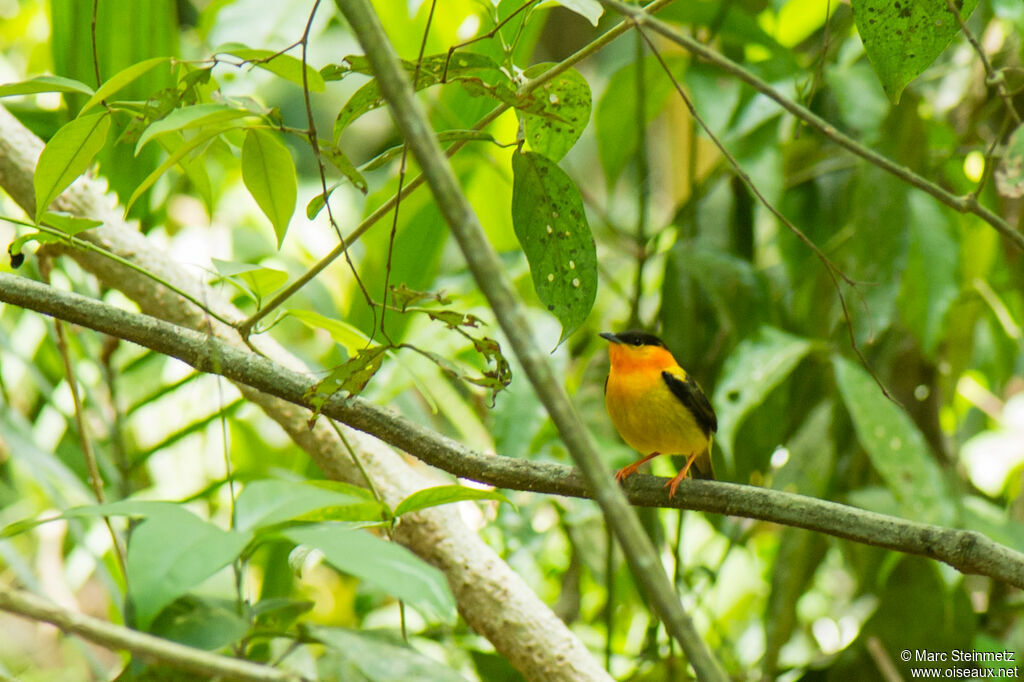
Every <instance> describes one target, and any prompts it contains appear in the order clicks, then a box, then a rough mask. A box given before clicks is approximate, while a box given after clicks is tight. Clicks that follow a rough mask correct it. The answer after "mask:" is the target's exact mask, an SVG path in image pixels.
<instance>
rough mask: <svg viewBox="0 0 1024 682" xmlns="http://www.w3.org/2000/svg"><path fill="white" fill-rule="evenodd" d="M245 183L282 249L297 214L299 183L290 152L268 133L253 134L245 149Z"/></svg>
mask: <svg viewBox="0 0 1024 682" xmlns="http://www.w3.org/2000/svg"><path fill="white" fill-rule="evenodd" d="M242 181H243V182H244V183H245V187H246V189H248V190H249V193H250V194H251V195H252V197H253V199H255V200H256V203H257V204H258V205H259V207H260V210H261V211H263V214H264V215H265V216H267V218H268V219H269V220H270V223H271V225H273V226H274V232H275V233H276V234H277V247H278V248H281V244H282V243H283V242H284V235H285V233H286V232H287V231H288V223H289V222H291V219H292V214H293V213H294V212H295V197H296V194H297V181H296V177H295V163H294V162H293V161H292V155H291V154H290V153H289V152H288V148H287V147H285V146H284V144H283V143H282V142H280V141H279V140H278V139H277V138H276V137H275V136H274V135H273V134H271V133H269V132H267V131H265V130H250V131H249V132H247V133H246V135H245V143H244V144H243V145H242Z"/></svg>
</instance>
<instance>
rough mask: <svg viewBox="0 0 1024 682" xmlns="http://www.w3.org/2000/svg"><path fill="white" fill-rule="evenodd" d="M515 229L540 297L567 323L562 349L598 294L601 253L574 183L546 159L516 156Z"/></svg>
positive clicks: (513, 157) (514, 190) (563, 325)
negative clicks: (595, 243) (598, 262)
mask: <svg viewBox="0 0 1024 682" xmlns="http://www.w3.org/2000/svg"><path fill="white" fill-rule="evenodd" d="M512 175H513V178H514V179H513V186H512V225H513V227H514V228H515V233H516V238H518V239H519V244H520V246H522V248H523V252H524V253H525V254H526V260H527V261H528V262H529V264H530V275H531V276H532V277H533V288H534V290H535V291H536V292H537V296H538V298H540V300H541V303H543V304H544V305H545V306H546V307H547V309H548V310H549V311H550V312H551V313H552V314H554V316H555V317H557V318H558V320H559V322H561V324H562V335H561V338H559V340H558V343H559V344H561V343H562V341H564V340H565V339H566V338H568V337H569V335H570V334H572V333H573V332H574V331H576V329H577V328H578V327H579V326H580V325H581V324H583V321H584V320H586V319H587V315H589V314H590V309H591V308H592V307H593V305H594V297H595V296H596V295H597V249H596V247H595V245H594V237H593V236H592V235H591V233H590V226H589V225H588V224H587V216H586V214H585V213H584V211H583V200H582V199H581V198H580V191H579V189H578V188H577V187H576V184H575V183H574V182H573V181H572V179H571V178H570V177H569V176H568V175H567V174H566V173H565V171H563V170H562V169H561V168H559V167H558V165H557V164H555V163H554V162H553V161H551V160H550V159H548V158H547V157H546V156H544V155H543V154H538V153H536V152H525V153H519V152H517V153H516V154H513V155H512Z"/></svg>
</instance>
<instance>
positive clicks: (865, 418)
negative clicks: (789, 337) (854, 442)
mask: <svg viewBox="0 0 1024 682" xmlns="http://www.w3.org/2000/svg"><path fill="white" fill-rule="evenodd" d="M832 363H833V367H834V369H835V375H836V383H837V384H838V385H839V392H840V394H841V395H842V397H843V402H844V403H845V404H846V409H847V411H849V413H850V417H851V419H853V424H854V426H855V427H856V429H857V438H858V440H860V443H861V445H862V446H863V447H864V449H865V450H866V451H867V453H868V456H869V457H870V459H871V463H872V465H874V467H875V471H877V472H878V473H879V475H881V477H882V480H883V481H885V484H886V485H887V486H888V488H889V490H891V491H892V493H893V495H895V496H896V499H897V500H898V501H899V503H900V508H901V509H902V510H903V515H904V516H906V517H907V518H909V519H914V520H916V521H924V522H926V523H936V524H939V525H943V526H949V525H952V524H953V523H954V522H955V520H956V509H955V507H954V506H953V505H952V504H951V503H950V501H951V499H952V498H951V495H950V490H949V486H948V484H947V483H946V477H945V476H944V475H943V473H942V470H941V469H940V468H939V466H938V464H936V462H935V460H934V459H933V458H932V456H931V453H930V452H929V451H928V446H927V445H926V444H925V441H924V437H923V436H922V435H921V432H920V431H918V429H917V427H916V426H915V425H914V423H913V422H912V421H911V420H910V417H908V416H907V415H906V413H904V412H903V410H901V409H900V408H899V407H897V406H896V405H895V404H893V403H892V402H891V401H889V400H886V399H885V398H884V396H883V395H882V393H881V391H880V390H879V388H878V386H877V385H876V384H875V382H874V380H873V379H872V378H871V377H870V375H868V373H867V372H865V371H864V370H863V369H862V368H861V367H860V366H859V365H857V364H855V363H853V362H851V361H850V360H846V359H845V358H841V357H839V356H835V357H834V358H833V360H832Z"/></svg>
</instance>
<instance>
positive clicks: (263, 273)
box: [211, 258, 288, 301]
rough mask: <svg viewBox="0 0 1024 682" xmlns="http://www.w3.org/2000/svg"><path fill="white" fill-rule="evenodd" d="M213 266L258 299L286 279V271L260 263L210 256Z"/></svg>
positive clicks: (276, 288) (274, 289)
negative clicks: (240, 261)
mask: <svg viewBox="0 0 1024 682" xmlns="http://www.w3.org/2000/svg"><path fill="white" fill-rule="evenodd" d="M211 261H213V267H215V268H216V269H217V272H219V273H220V274H221V275H223V276H224V277H225V278H226V279H229V280H234V281H236V282H238V283H239V284H240V285H241V286H243V287H244V288H245V289H246V290H247V291H249V292H251V293H252V295H253V298H255V299H256V300H257V301H260V300H262V299H264V298H266V297H267V296H268V295H269V294H272V293H273V292H275V291H277V290H278V289H280V288H281V287H283V286H284V285H285V283H286V282H287V281H288V273H287V272H285V271H284V270H275V269H274V268H266V267H263V266H261V265H250V264H249V263H235V262H233V261H226V260H220V259H219V258H212V259H211Z"/></svg>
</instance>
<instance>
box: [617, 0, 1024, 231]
mask: <svg viewBox="0 0 1024 682" xmlns="http://www.w3.org/2000/svg"><path fill="white" fill-rule="evenodd" d="M600 2H601V4H602V5H604V6H605V7H608V8H610V9H614V10H615V11H616V12H619V13H620V14H622V15H624V16H627V17H630V18H632V19H633V21H635V22H636V23H637V24H638V25H643V26H645V27H649V28H650V29H651V30H652V31H654V32H655V33H658V34H660V35H661V36H662V37H664V38H667V39H668V40H670V41H672V42H673V43H675V44H677V45H679V46H680V47H682V48H684V49H685V50H687V51H688V52H691V53H692V54H695V55H697V56H698V57H700V58H701V59H704V60H706V61H708V62H711V63H712V64H714V65H715V66H717V67H718V68H720V69H722V70H723V71H725V72H726V73H728V74H730V75H732V76H735V77H736V78H738V79H739V80H741V81H743V82H744V83H746V84H747V85H749V86H750V87H752V88H754V89H755V90H757V91H758V92H760V93H761V94H763V95H765V96H767V97H770V98H771V99H773V100H775V102H776V103H778V104H779V106H781V107H782V108H783V109H785V110H786V111H788V112H789V113H791V114H793V115H794V116H796V117H797V118H799V119H800V120H802V121H804V122H805V123H807V125H809V126H811V127H812V128H814V129H815V130H817V131H818V132H820V133H821V134H822V135H824V136H825V137H827V138H828V139H830V140H832V141H833V142H835V143H836V144H838V145H839V146H840V147H843V148H844V149H846V150H848V151H850V152H853V153H854V154H856V155H857V156H859V157H861V158H862V159H865V160H866V161H868V162H870V163H872V164H874V165H876V166H878V167H879V168H881V169H882V170H884V171H886V172H887V173H891V174H892V175H894V176H896V177H897V178H899V179H900V180H902V181H903V182H905V183H907V184H908V185H911V186H912V187H916V188H918V189H919V190H921V191H923V192H927V193H928V194H930V195H932V196H933V197H935V198H936V199H938V200H939V201H941V202H942V203H944V204H945V205H947V206H949V207H950V208H953V209H956V210H957V211H960V212H961V213H973V214H974V215H976V216H978V217H979V218H981V219H982V220H984V221H985V222H987V223H988V224H989V225H991V226H992V227H994V228H995V229H996V230H998V231H999V233H1000V234H1002V235H1003V236H1004V237H1006V238H1007V239H1008V240H1010V242H1012V243H1013V244H1014V245H1015V246H1016V247H1017V248H1019V249H1022V250H1024V234H1021V233H1020V232H1018V231H1016V230H1014V229H1013V228H1012V227H1010V226H1009V225H1008V224H1007V223H1006V221H1005V220H1003V219H1002V218H1000V217H999V216H998V215H996V214H995V213H994V212H992V211H991V210H989V209H987V208H985V207H984V206H982V205H981V204H979V203H978V201H977V199H975V198H974V197H973V196H966V197H958V196H956V195H955V194H953V193H951V192H948V191H947V190H945V189H943V188H942V187H940V186H939V185H937V184H935V183H934V182H931V181H929V180H927V179H925V178H923V177H921V176H920V175H918V174H917V173H915V172H914V171H912V170H910V169H909V168H907V167H906V166H901V165H899V164H898V163H896V162H894V161H892V160H891V159H889V158H887V157H885V156H883V155H882V154H879V153H878V152H876V151H875V150H873V149H871V148H870V147H866V146H865V145H863V144H861V143H860V142H858V141H857V140H854V139H853V138H852V137H849V136H848V135H845V134H843V133H842V132H840V131H839V130H837V129H836V127H835V126H834V125H832V124H831V123H829V122H828V121H826V120H825V119H823V118H821V117H820V116H818V115H817V114H815V113H814V112H812V111H811V110H810V109H807V108H806V107H803V106H801V105H800V104H797V103H796V102H795V101H793V100H792V99H791V98H789V97H786V96H785V95H783V94H782V93H781V92H779V91H778V90H776V89H775V88H773V87H772V86H771V85H769V84H768V83H766V82H765V81H763V80H762V79H760V78H758V77H757V76H755V75H754V74H752V73H751V72H749V71H747V70H746V69H744V68H743V67H742V66H740V65H739V64H737V63H736V62H734V61H732V60H731V59H729V58H728V57H725V56H724V55H721V54H719V53H718V52H715V51H714V50H712V49H711V48H709V47H708V46H707V45H704V44H703V43H701V42H700V41H698V40H694V39H693V38H691V37H690V36H687V35H685V34H683V33H682V32H681V31H677V30H676V29H675V28H673V27H672V26H670V25H669V24H666V23H665V22H663V21H660V20H658V19H655V18H654V17H652V16H651V15H650V14H648V13H647V12H645V11H644V10H643V9H640V8H639V7H636V6H634V5H627V4H624V3H622V2H618V0H600Z"/></svg>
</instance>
